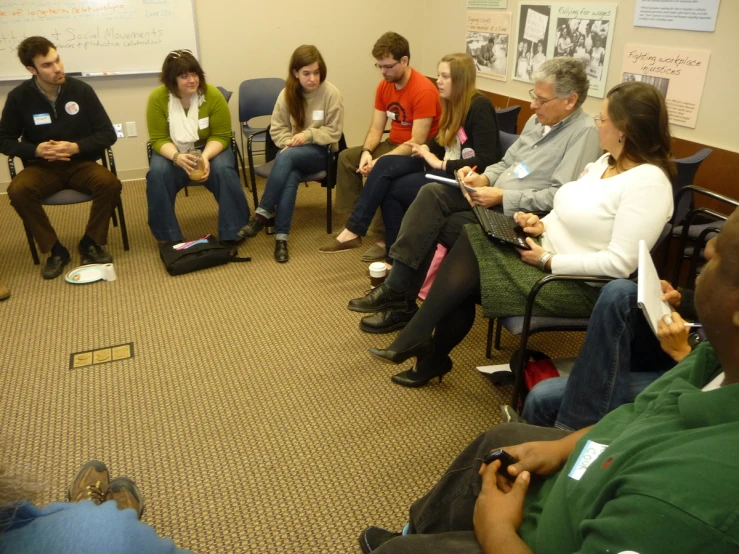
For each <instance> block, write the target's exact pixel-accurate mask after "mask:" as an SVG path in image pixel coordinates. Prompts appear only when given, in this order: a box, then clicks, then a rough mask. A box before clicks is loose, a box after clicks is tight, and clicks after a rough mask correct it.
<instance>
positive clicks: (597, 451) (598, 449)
mask: <svg viewBox="0 0 739 554" xmlns="http://www.w3.org/2000/svg"><path fill="white" fill-rule="evenodd" d="M606 448H608V445H607V444H599V443H597V442H593V441H588V442H586V443H585V446H584V447H583V449H582V452H580V456H578V458H577V461H576V462H575V465H574V466H572V469H571V470H570V473H569V474H568V477H571V478H572V479H574V480H575V481H579V480H580V479H582V476H583V475H585V472H586V471H587V470H588V468H589V467H590V466H591V465H592V464H593V462H595V460H597V459H598V456H600V455H601V454H603V452H604V451H605V449H606Z"/></svg>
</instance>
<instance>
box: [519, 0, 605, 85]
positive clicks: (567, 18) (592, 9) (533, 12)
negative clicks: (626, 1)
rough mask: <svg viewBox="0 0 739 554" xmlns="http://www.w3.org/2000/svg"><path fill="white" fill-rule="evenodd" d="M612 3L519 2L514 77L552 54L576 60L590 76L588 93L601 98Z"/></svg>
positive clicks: (526, 74)
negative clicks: (522, 3) (523, 3)
mask: <svg viewBox="0 0 739 554" xmlns="http://www.w3.org/2000/svg"><path fill="white" fill-rule="evenodd" d="M615 20H616V6H615V5H612V4H587V5H583V4H568V3H552V4H525V5H521V6H520V17H519V24H518V34H517V36H518V45H517V48H516V61H515V66H514V77H513V78H514V79H517V80H519V81H526V82H529V83H530V82H532V81H531V75H533V73H534V72H535V71H536V70H537V69H538V68H539V66H540V65H541V64H542V63H544V61H546V60H548V59H551V58H554V57H556V56H568V57H571V58H575V59H577V60H580V61H581V62H582V64H583V66H584V68H585V72H586V73H587V74H588V77H589V79H590V90H589V91H588V95H589V96H595V97H597V98H603V96H604V95H605V93H606V77H607V76H608V66H609V62H610V55H611V43H612V42H613V36H612V33H613V28H614V24H615Z"/></svg>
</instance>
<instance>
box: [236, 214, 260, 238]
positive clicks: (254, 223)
mask: <svg viewBox="0 0 739 554" xmlns="http://www.w3.org/2000/svg"><path fill="white" fill-rule="evenodd" d="M262 229H264V220H263V219H260V218H258V217H252V218H251V219H250V220H249V223H247V224H246V225H244V226H243V227H242V228H241V229H240V230H239V233H238V234H239V236H240V237H241V238H242V239H247V238H252V237H256V236H257V235H258V234H259V231H261V230H262Z"/></svg>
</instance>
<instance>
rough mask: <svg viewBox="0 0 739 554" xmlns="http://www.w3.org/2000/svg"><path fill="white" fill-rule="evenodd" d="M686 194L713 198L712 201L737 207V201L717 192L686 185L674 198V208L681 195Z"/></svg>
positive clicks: (738, 202) (738, 205) (738, 201)
mask: <svg viewBox="0 0 739 554" xmlns="http://www.w3.org/2000/svg"><path fill="white" fill-rule="evenodd" d="M688 192H690V193H694V192H695V193H698V194H702V195H704V196H708V197H709V198H713V199H714V200H718V201H720V202H724V203H726V204H729V205H731V206H734V207H735V208H737V207H739V200H736V199H734V198H731V197H730V196H726V195H723V194H720V193H718V192H714V191H712V190H708V189H704V188H703V187H697V186H695V185H688V186H687V187H683V188H682V189H680V191H679V192H678V193H677V195H676V196H675V205H676V206H677V205H678V204H679V203H680V200H681V199H682V197H683V195H684V194H687V193H688Z"/></svg>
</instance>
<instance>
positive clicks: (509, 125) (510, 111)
mask: <svg viewBox="0 0 739 554" xmlns="http://www.w3.org/2000/svg"><path fill="white" fill-rule="evenodd" d="M520 111H521V106H511V107H510V108H503V109H502V110H495V113H496V115H497V116H498V130H499V131H504V132H506V133H509V134H511V135H515V134H516V133H517V132H518V114H519V112H520Z"/></svg>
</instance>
